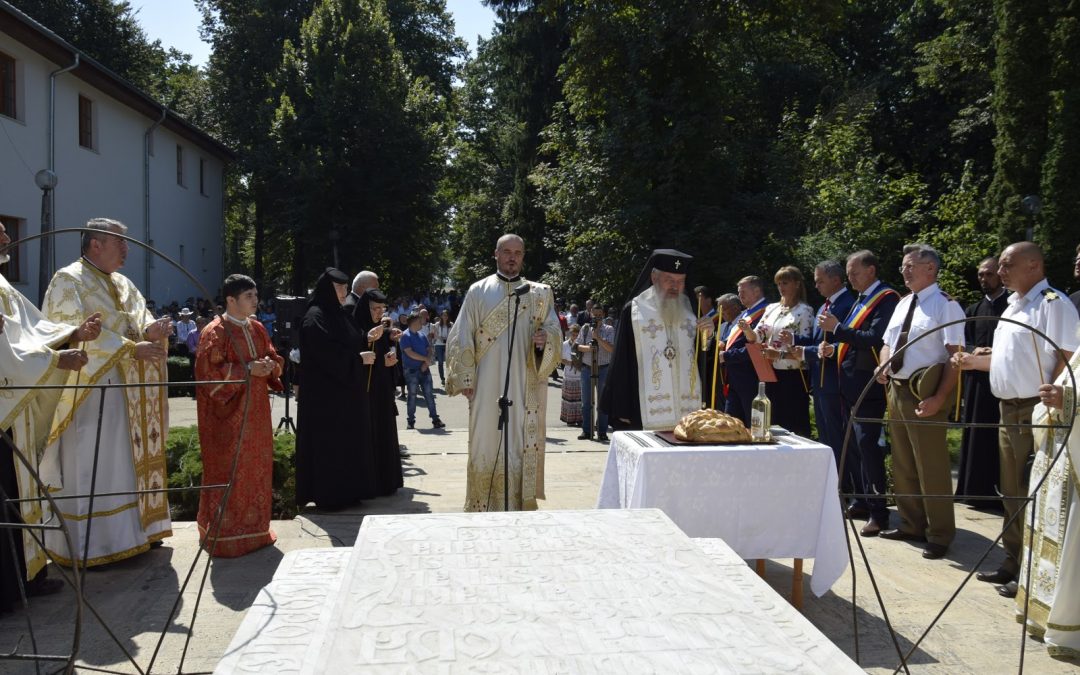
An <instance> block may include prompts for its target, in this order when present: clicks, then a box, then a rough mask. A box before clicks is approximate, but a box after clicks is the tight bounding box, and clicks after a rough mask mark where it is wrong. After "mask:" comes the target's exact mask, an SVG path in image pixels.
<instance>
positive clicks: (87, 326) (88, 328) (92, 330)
mask: <svg viewBox="0 0 1080 675" xmlns="http://www.w3.org/2000/svg"><path fill="white" fill-rule="evenodd" d="M99 335H101V312H94V313H93V314H91V315H90V316H89V317H87V319H86V321H83V322H82V324H80V325H79V327H78V328H76V329H75V340H77V341H78V342H89V341H90V340H96V339H97V338H98V336H99Z"/></svg>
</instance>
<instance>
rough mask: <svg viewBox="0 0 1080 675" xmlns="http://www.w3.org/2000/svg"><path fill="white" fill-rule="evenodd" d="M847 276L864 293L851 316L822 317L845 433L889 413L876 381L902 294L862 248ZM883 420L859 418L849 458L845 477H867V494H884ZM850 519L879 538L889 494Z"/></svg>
mask: <svg viewBox="0 0 1080 675" xmlns="http://www.w3.org/2000/svg"><path fill="white" fill-rule="evenodd" d="M847 277H848V282H850V284H851V288H852V290H854V291H855V292H856V293H858V294H859V296H858V298H856V300H855V304H853V305H852V307H851V309H850V310H849V311H848V313H847V315H846V316H845V317H844V318H842V319H841V317H840V316H839V315H837V314H835V313H833V312H831V311H829V312H825V313H823V314H822V315H821V316H819V317H818V325H819V326H820V327H821V329H822V330H824V331H826V332H827V333H828V334H829V335H831V336H832V337H831V338H830V340H828V341H823V342H822V343H821V344H820V345H819V347H818V349H819V351H818V354H819V356H824V357H825V358H831V357H834V356H835V358H836V360H837V361H838V362H839V364H840V366H839V373H838V374H839V379H838V384H839V388H840V400H841V402H842V404H843V407H842V417H841V424H842V425H843V430H842V431H841V433H842V434H843V433H845V431H846V429H847V423H848V419H849V417H862V418H868V419H881V418H883V417H884V416H885V388H884V387H883V386H882V385H880V384H878V383H877V382H875V381H874V371H875V369H876V368H877V364H878V360H877V358H878V357H877V355H878V353H879V352H880V351H881V346H882V344H883V342H882V336H883V335H884V334H885V327H886V326H888V325H889V319H891V318H892V314H893V310H894V309H896V303H897V302H899V301H900V296H899V294H898V293H897V292H896V291H895V290H893V289H892V288H890V287H889V286H887V285H886V284H884V283H882V282H881V281H879V280H878V259H877V256H875V255H874V254H873V253H871V252H870V251H865V250H864V251H856V252H855V253H852V254H851V255H849V256H848V258H847ZM868 387H869V390H868V391H867V393H866V397H865V398H864V399H863V400H862V403H861V404H860V405H859V407H858V409H856V408H855V404H856V402H858V400H859V396H860V395H862V392H863V390H864V389H867V388H868ZM880 437H881V423H880V422H854V423H853V424H852V442H850V443H848V445H847V458H846V459H845V462H844V464H845V466H844V467H842V469H841V475H843V474H844V473H847V472H848V471H851V472H854V473H855V475H857V476H858V477H859V479H860V481H861V483H860V484H859V487H858V490H859V492H860V493H861V494H875V493H881V494H884V493H885V491H886V484H885V452H884V449H883V448H882V447H881V446H880V445H878V439H879V438H880ZM847 515H848V517H849V518H868V519H869V520H868V521H867V523H866V525H864V526H863V528H862V530H861V534H862V535H863V536H864V537H873V536H876V535H877V534H878V532H880V531H882V530H885V529H888V527H889V509H888V507H887V506H886V505H885V500H884V499H883V498H868V499H856V500H855V501H854V502H853V503H852V504H851V505H850V506H849V507H848V509H847Z"/></svg>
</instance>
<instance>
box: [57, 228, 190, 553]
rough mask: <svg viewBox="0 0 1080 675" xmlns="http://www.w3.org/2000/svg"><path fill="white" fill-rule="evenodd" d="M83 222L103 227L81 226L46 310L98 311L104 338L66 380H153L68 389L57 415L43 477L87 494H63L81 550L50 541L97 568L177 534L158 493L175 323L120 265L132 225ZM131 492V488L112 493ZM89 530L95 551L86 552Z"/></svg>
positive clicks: (67, 316) (71, 315)
mask: <svg viewBox="0 0 1080 675" xmlns="http://www.w3.org/2000/svg"><path fill="white" fill-rule="evenodd" d="M86 226H87V227H88V228H91V229H93V230H96V231H95V232H84V233H83V238H82V257H81V258H80V259H79V260H77V261H75V262H74V263H72V264H70V265H68V266H67V267H64V268H63V269H61V270H59V271H57V273H56V275H55V276H53V279H52V282H50V284H49V288H48V290H47V291H46V293H45V307H44V308H43V309H44V312H45V315H46V316H47V317H48V318H49V319H50V320H52V321H56V322H59V323H72V322H73V321H74V320H76V318H77V317H81V316H85V315H88V314H91V313H95V312H98V313H100V314H101V321H102V332H101V336H100V337H99V338H98V339H97V340H95V341H94V342H93V343H90V344H87V345H85V346H84V348H85V350H86V353H87V357H88V359H89V362H88V363H87V365H86V367H85V368H83V370H82V372H80V373H71V374H69V376H68V378H67V384H69V385H86V384H127V385H132V384H138V385H149V386H136V387H123V388H111V389H89V388H81V389H76V388H72V389H65V390H64V392H63V394H62V395H61V397H60V401H59V403H58V405H57V408H56V413H55V415H54V416H53V422H52V426H51V428H50V430H49V436H48V441H47V442H48V446H47V447H46V449H45V454H44V457H43V459H42V479H43V480H45V482H47V483H48V484H49V486H50V489H51V490H52V491H53V492H54V494H55V495H58V496H72V495H80V496H79V497H78V498H76V499H65V500H63V501H62V502H61V504H62V506H61V515H62V517H63V518H64V521H65V522H66V524H67V526H68V528H69V529H70V530H71V536H72V539H73V543H74V546H75V550H71V549H70V547H69V546H68V542H67V541H66V540H65V539H64V537H63V536H61V535H60V533H59V532H57V531H50V532H48V533H47V534H46V537H45V545H46V548H47V549H48V550H49V553H50V554H51V555H52V557H53V558H54V559H55V560H57V561H58V562H60V563H62V564H65V565H73V564H77V563H79V562H80V561H82V562H84V563H85V564H86V566H88V567H90V566H95V565H104V564H106V563H111V562H116V561H118V560H123V559H125V558H129V557H131V556H134V555H137V554H139V553H142V552H144V551H146V550H148V549H149V548H150V546H151V544H153V543H155V542H158V541H160V540H161V539H163V538H164V537H167V536H170V535H171V534H172V521H171V520H170V518H169V502H168V499H167V498H166V493H164V492H155V490H162V489H165V488H167V487H168V485H167V482H168V481H167V480H166V475H165V439H166V435H167V434H168V430H169V425H168V419H167V416H168V395H167V392H166V388H165V386H164V385H165V383H166V382H167V373H166V369H165V357H166V354H167V339H168V335H169V333H170V332H171V330H172V326H171V321H170V320H169V319H168V318H167V317H166V318H163V319H159V320H156V321H155V320H154V317H153V315H152V314H151V313H150V312H149V311H147V309H146V301H145V300H144V299H143V296H142V294H141V293H139V290H138V289H137V288H135V284H134V283H132V282H131V280H129V279H128V278H127V277H125V276H124V275H122V274H120V273H118V272H117V270H119V269H120V268H121V267H122V266H123V264H124V261H125V259H126V258H127V250H128V244H127V241H126V240H124V239H123V238H122V237H118V236H115V235H116V234H124V233H125V232H126V231H127V228H126V227H125V226H124V225H123V224H122V223H120V222H118V221H115V220H110V219H107V218H95V219H93V220H91V221H90V222H88V223H87V224H86ZM102 397H104V406H103V407H102V402H101V401H102ZM99 409H100V410H102V412H103V417H102V419H101V423H100V428H99V424H98V411H99ZM99 430H100V445H99V452H98V453H97V464H96V470H95V462H94V458H95V445H96V444H97V443H98V434H99ZM91 489H93V492H94V494H95V497H94V498H93V511H92V512H91V505H90V496H89V495H90V492H91ZM137 491H145V492H142V493H141V494H135V493H136V492H137ZM124 492H127V493H130V494H113V495H111V496H106V493H124ZM87 531H89V534H90V536H89V549H88V550H86V555H85V560H83V555H84V550H85V549H84V547H85V546H86V541H87V536H86V535H87Z"/></svg>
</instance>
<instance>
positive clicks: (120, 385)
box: [0, 380, 247, 391]
mask: <svg viewBox="0 0 1080 675" xmlns="http://www.w3.org/2000/svg"><path fill="white" fill-rule="evenodd" d="M198 384H238V385H243V386H246V385H247V380H188V381H185V382H130V383H128V382H111V383H109V384H8V385H3V386H0V391H5V390H7V389H18V390H20V391H21V390H23V389H142V388H146V387H183V386H192V385H198Z"/></svg>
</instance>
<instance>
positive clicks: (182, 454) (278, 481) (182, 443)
mask: <svg viewBox="0 0 1080 675" xmlns="http://www.w3.org/2000/svg"><path fill="white" fill-rule="evenodd" d="M170 360H171V359H170ZM295 449H296V437H295V436H294V435H293V434H289V433H282V434H276V435H275V436H274V471H273V473H274V478H273V491H274V493H273V500H274V501H273V506H272V507H271V517H272V518H274V519H275V520H289V519H291V518H293V517H294V516H295V515H296V513H297V508H296V469H295V464H294V463H293V453H294V452H295ZM165 456H166V461H167V462H168V471H169V487H170V488H190V487H198V486H199V485H201V484H202V470H203V467H202V457H201V455H200V453H199V431H198V429H197V428H196V427H193V426H192V427H176V428H173V429H169V438H168V441H167V442H166V445H165ZM169 511H170V513H171V515H172V519H173V520H195V517H196V515H197V514H198V512H199V492H198V491H197V490H186V491H183V492H173V493H170V494H169Z"/></svg>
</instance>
